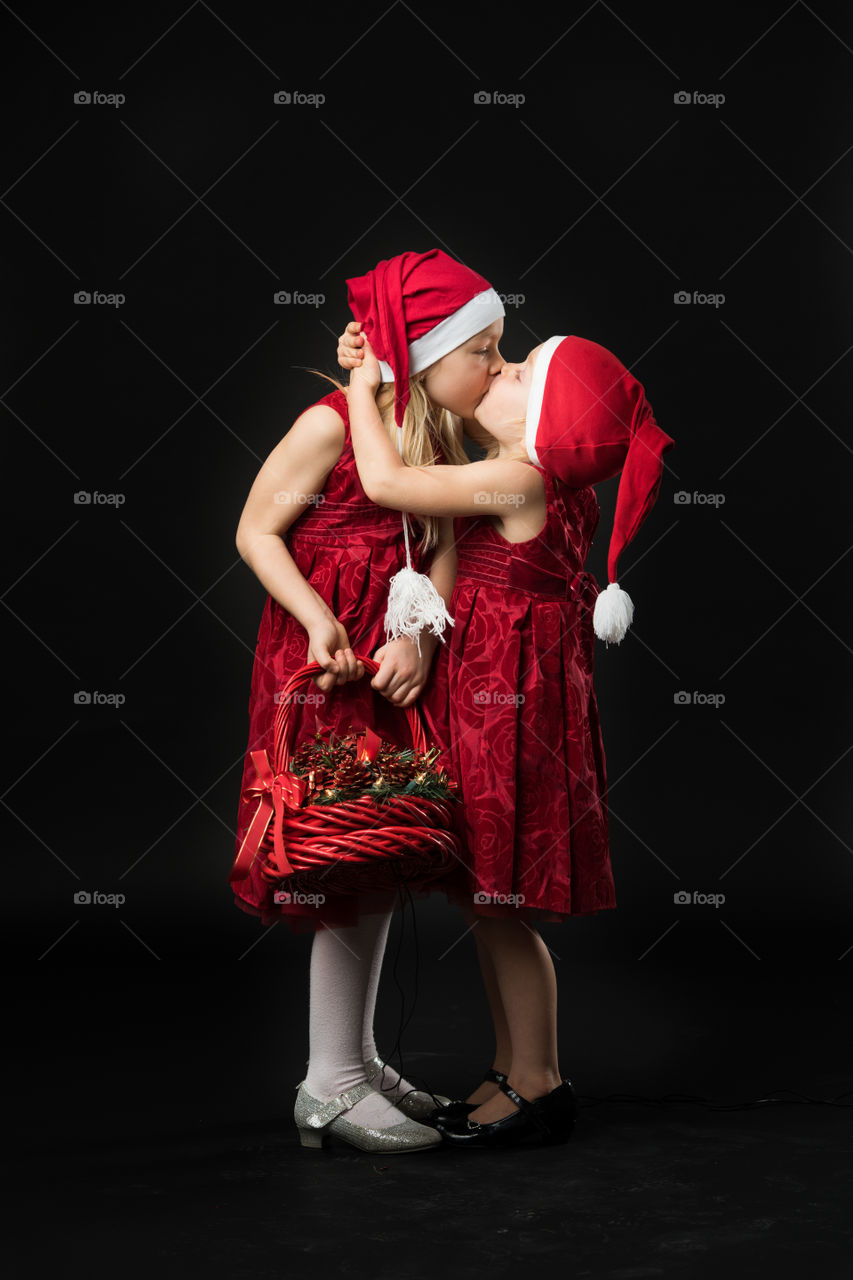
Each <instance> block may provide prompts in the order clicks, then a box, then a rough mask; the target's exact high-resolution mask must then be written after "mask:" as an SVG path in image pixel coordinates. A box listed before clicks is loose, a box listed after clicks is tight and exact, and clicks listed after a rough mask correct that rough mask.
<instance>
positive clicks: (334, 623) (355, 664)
mask: <svg viewBox="0 0 853 1280" xmlns="http://www.w3.org/2000/svg"><path fill="white" fill-rule="evenodd" d="M305 661H306V663H308V662H319V664H320V666H321V667H325V672H324V674H323V675H321V676H319V675H318V676H312V679H313V681H314V684H315V685H316V686H317V688H318V689H320V690H322V692H323V693H328V692H329V690H330V689H334V687H335V685H338V684H346V683H347V681H348V680H359V679H361V677H362V676H363V675H364V663H363V662H362V661H361V659H360V658H359V659H356V656H355V654H354V653H353V651H352V649H351V648H350V642H349V637H348V636H347V633H346V628H345V627H344V626H342V624H341V623H340V622H338V620H337V618H333V617H329V618H324V619H322V620H321V621H319V622H316V623H315V624H314V625H313V626H311V627H309V628H308V653H307V655H306V658H305ZM377 674H378V673H377Z"/></svg>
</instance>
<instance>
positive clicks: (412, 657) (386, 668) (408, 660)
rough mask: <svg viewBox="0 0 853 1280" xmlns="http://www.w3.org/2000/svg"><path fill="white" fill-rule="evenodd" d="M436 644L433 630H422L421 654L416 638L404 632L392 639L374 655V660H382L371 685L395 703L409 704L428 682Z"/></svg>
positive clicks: (418, 695)
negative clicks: (413, 638) (411, 638)
mask: <svg viewBox="0 0 853 1280" xmlns="http://www.w3.org/2000/svg"><path fill="white" fill-rule="evenodd" d="M437 644H438V637H437V636H434V635H433V634H432V632H431V631H422V632H421V652H420V655H419V654H418V646H417V644H416V643H415V641H414V640H409V639H408V638H407V637H405V636H402V637H401V638H400V639H399V640H389V642H388V643H387V644H384V645H382V647H381V648H380V649H377V650H376V652H375V653H374V654H373V655H372V657H373V661H374V662H378V663H379V670H378V671H377V672H376V675H375V676H374V677H373V679H372V680H371V682H370V687H371V688H372V689H376V690H377V692H379V693H381V694H382V695H383V696H384V697H386V698H387V699H388V701H389V702H393V704H394V706H395V707H410V706H411V705H412V703H413V702H414V701H415V699H416V698H419V697H420V695H421V691H422V690H423V687H424V685H425V684H426V682H427V677H428V676H429V671H430V667H431V666H432V659H433V655H434V653H435V647H436V645H437Z"/></svg>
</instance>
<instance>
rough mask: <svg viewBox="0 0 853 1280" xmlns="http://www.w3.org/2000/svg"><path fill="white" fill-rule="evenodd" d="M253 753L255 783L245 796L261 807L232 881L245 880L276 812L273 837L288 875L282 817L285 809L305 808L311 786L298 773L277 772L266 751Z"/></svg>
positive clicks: (289, 866)
mask: <svg viewBox="0 0 853 1280" xmlns="http://www.w3.org/2000/svg"><path fill="white" fill-rule="evenodd" d="M249 754H250V756H251V759H252V764H253V765H254V766H255V782H253V783H252V784H251V785H250V786H248V787H246V789H245V790H244V792H243V799H244V800H251V799H252V797H253V796H257V797H258V807H257V809H256V810H255V812H254V815H253V817H252V821H251V822H250V823H249V829H248V831H247V832H246V835H245V836H244V838H243V843H242V844H241V845H240V852H239V853H238V854H237V857H236V859H235V861H234V866H233V867H232V868H231V874H230V875H229V877H228V880H229V882H233V881H234V880H245V878H246V876H247V875H248V874H249V870H250V868H251V866H252V863H253V862H254V861H255V858H256V857H257V855H258V850H259V849H260V847H261V842H262V841H263V839H264V836H265V835H266V833H267V827H268V826H269V824H270V818H271V817H272V816H273V814H275V823H274V824H273V837H274V845H275V853H276V858H277V859H278V865H279V866H280V867H281V868H282V875H288V874H289V873H290V872H291V871H292V870H293V867H291V865H290V863H289V862H288V860H287V855H286V853H285V851H284V839H283V837H282V819H283V816H284V812H285V810H286V811H287V812H288V813H297V812H298V811H299V810H300V809H301V808H302V804H303V801H304V800H305V792H306V791H307V789H308V784H307V782H306V780H305V779H304V778H298V777H297V776H296V774H295V773H276V774H274V773H273V771H272V766H271V765H270V762H269V756H268V755H267V753H266V751H252V752H250V753H249Z"/></svg>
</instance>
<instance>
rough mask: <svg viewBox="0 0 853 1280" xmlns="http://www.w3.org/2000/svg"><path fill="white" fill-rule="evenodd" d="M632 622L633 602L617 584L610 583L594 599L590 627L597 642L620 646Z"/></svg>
mask: <svg viewBox="0 0 853 1280" xmlns="http://www.w3.org/2000/svg"><path fill="white" fill-rule="evenodd" d="M633 620H634V602H633V601H632V599H631V597H630V596H629V595H628V593H627V591H623V590H622V588H621V587H620V586H619V583H618V582H611V583H610V585H609V586H608V587H607V589H606V591H599V593H598V595H597V596H596V599H595V610H594V612H593V615H592V625H593V627H594V629H595V634H596V635H597V636H598V638H599V640H606V641H608V642H611V641H612V642H613V643H614V644H621V642H622V640H623V639H624V638H625V632H626V631H627V630H628V628H629V627H630V625H631V623H632V622H633Z"/></svg>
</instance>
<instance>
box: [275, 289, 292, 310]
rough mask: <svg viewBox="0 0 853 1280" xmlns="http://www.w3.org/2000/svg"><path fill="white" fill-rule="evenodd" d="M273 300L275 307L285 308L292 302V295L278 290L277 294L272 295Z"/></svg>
mask: <svg viewBox="0 0 853 1280" xmlns="http://www.w3.org/2000/svg"><path fill="white" fill-rule="evenodd" d="M273 300H274V302H275V304H276V306H277V307H286V306H288V305H289V304H290V303H291V302H292V301H293V295H292V294H290V293H286V292H285V291H284V289H279V291H278V293H275V294H273Z"/></svg>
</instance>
